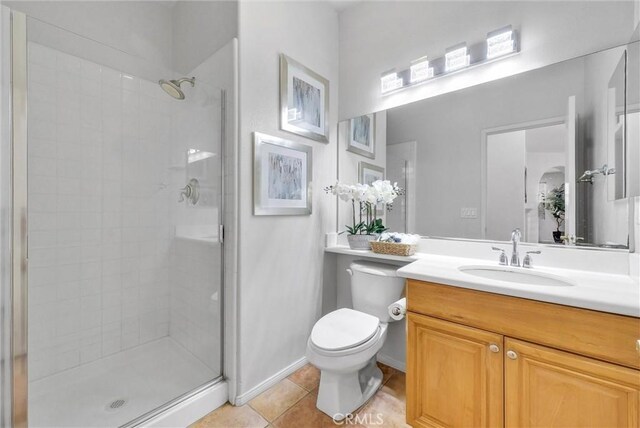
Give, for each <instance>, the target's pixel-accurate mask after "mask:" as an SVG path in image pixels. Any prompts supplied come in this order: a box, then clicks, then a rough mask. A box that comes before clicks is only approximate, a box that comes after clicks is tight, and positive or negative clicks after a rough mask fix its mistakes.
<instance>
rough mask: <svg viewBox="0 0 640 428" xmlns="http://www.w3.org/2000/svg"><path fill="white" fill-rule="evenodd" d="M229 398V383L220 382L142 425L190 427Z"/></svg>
mask: <svg viewBox="0 0 640 428" xmlns="http://www.w3.org/2000/svg"><path fill="white" fill-rule="evenodd" d="M228 398H229V385H228V384H227V382H224V381H223V382H219V383H217V384H215V385H213V386H211V387H210V388H207V389H205V390H204V391H202V392H200V393H198V394H196V395H194V396H193V397H190V398H189V399H187V400H185V401H183V402H181V403H179V404H177V405H175V406H174V407H172V408H170V409H169V410H167V411H166V412H164V413H162V414H159V415H158V416H156V417H154V418H152V419H150V420H148V421H145V422H144V423H142V424H141V425H142V426H143V427H145V428H161V427H163V428H164V427H188V426H189V425H191V424H193V423H194V422H196V421H197V420H199V419H201V418H203V417H204V416H205V415H207V414H209V413H211V412H213V411H214V410H215V409H217V408H218V407H220V406H222V405H223V404H225V403H226V402H227V400H228Z"/></svg>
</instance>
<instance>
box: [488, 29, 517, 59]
mask: <svg viewBox="0 0 640 428" xmlns="http://www.w3.org/2000/svg"><path fill="white" fill-rule="evenodd" d="M515 50H516V41H515V38H514V35H513V29H512V28H511V25H507V26H506V27H502V28H500V29H498V30H494V31H492V32H490V33H488V34H487V59H493V58H497V57H499V56H503V55H508V54H510V53H513V52H515Z"/></svg>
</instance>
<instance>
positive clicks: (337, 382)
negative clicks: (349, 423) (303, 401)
mask: <svg viewBox="0 0 640 428" xmlns="http://www.w3.org/2000/svg"><path fill="white" fill-rule="evenodd" d="M381 385H382V370H380V368H379V367H378V365H377V364H376V357H375V355H374V356H373V357H372V358H371V359H370V360H369V361H368V362H367V364H366V365H365V366H364V367H363V368H362V369H360V370H358V371H355V372H353V373H344V372H333V371H329V370H322V371H321V373H320V387H319V388H318V401H317V403H316V406H317V407H318V409H320V410H321V411H322V412H324V413H326V414H327V415H329V416H330V417H331V418H333V419H334V420H336V421H339V420H342V419H344V418H345V417H346V416H347V415H348V414H350V413H351V412H353V411H355V410H357V409H358V408H359V407H360V406H362V405H363V404H364V403H366V402H367V400H369V398H371V397H372V396H373V394H375V393H376V391H377V390H378V388H380V386H381Z"/></svg>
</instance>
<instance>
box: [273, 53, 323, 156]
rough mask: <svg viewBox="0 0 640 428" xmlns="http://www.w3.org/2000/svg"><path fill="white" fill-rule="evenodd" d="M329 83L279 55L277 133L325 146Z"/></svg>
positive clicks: (286, 57) (284, 56)
mask: <svg viewBox="0 0 640 428" xmlns="http://www.w3.org/2000/svg"><path fill="white" fill-rule="evenodd" d="M328 121H329V81H328V80H327V79H325V78H324V77H322V76H320V75H319V74H317V73H315V72H313V71H311V70H309V69H308V68H307V67H305V66H303V65H302V64H300V63H298V62H296V61H294V60H292V59H291V58H289V57H288V56H286V55H284V54H281V55H280V129H282V130H283V131H288V132H292V133H294V134H297V135H301V136H303V137H307V138H311V139H312V140H316V141H322V142H324V143H327V142H329V122H328Z"/></svg>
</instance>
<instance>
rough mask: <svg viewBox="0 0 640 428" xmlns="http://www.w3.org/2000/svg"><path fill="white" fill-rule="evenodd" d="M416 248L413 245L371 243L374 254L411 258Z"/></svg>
mask: <svg viewBox="0 0 640 428" xmlns="http://www.w3.org/2000/svg"><path fill="white" fill-rule="evenodd" d="M417 247H418V246H417V245H415V244H396V243H395V242H379V241H371V249H372V250H373V252H374V253H379V254H390V255H392V256H412V255H414V254H415V252H416V248H417Z"/></svg>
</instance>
